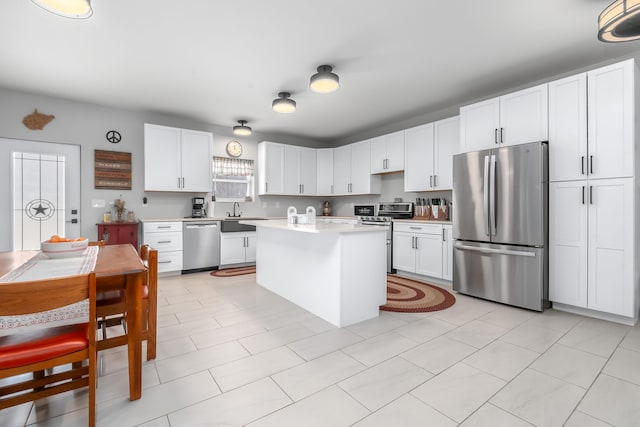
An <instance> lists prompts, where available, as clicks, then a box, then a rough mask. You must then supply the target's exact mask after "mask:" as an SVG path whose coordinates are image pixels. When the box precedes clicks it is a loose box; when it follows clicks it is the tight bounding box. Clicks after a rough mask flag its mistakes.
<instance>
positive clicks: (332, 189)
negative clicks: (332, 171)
mask: <svg viewBox="0 0 640 427" xmlns="http://www.w3.org/2000/svg"><path fill="white" fill-rule="evenodd" d="M331 194H333V184H331Z"/></svg>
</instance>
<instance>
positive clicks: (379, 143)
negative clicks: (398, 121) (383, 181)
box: [370, 131, 405, 173]
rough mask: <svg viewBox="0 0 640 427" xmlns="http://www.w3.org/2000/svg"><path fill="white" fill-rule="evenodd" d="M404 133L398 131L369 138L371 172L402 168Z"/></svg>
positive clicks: (392, 170) (395, 170)
mask: <svg viewBox="0 0 640 427" xmlns="http://www.w3.org/2000/svg"><path fill="white" fill-rule="evenodd" d="M404 135H405V132H404V131H399V132H393V133H390V134H387V135H382V136H379V137H376V138H373V139H371V140H370V142H371V173H387V172H398V171H401V170H404V143H405V141H404Z"/></svg>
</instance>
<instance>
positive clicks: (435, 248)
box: [416, 234, 442, 278]
mask: <svg viewBox="0 0 640 427" xmlns="http://www.w3.org/2000/svg"><path fill="white" fill-rule="evenodd" d="M416 274H423V275H425V276H433V277H438V278H442V235H441V234H416Z"/></svg>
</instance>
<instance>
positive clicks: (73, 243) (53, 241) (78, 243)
mask: <svg viewBox="0 0 640 427" xmlns="http://www.w3.org/2000/svg"><path fill="white" fill-rule="evenodd" d="M88 245H89V239H87V238H86V237H78V238H77V239H67V238H64V237H60V236H58V235H55V234H54V235H53V236H51V237H50V238H49V240H45V241H44V242H42V243H40V249H41V250H42V253H43V254H45V255H47V256H48V257H49V258H69V257H74V256H80V255H82V254H83V253H84V251H85V249H87V246H88Z"/></svg>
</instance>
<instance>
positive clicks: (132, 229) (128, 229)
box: [96, 222, 138, 250]
mask: <svg viewBox="0 0 640 427" xmlns="http://www.w3.org/2000/svg"><path fill="white" fill-rule="evenodd" d="M96 225H97V226H98V240H104V241H105V243H106V244H107V245H120V244H123V243H131V244H132V245H133V247H134V248H136V250H138V223H137V222H107V223H105V222H101V223H98V224H96Z"/></svg>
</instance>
